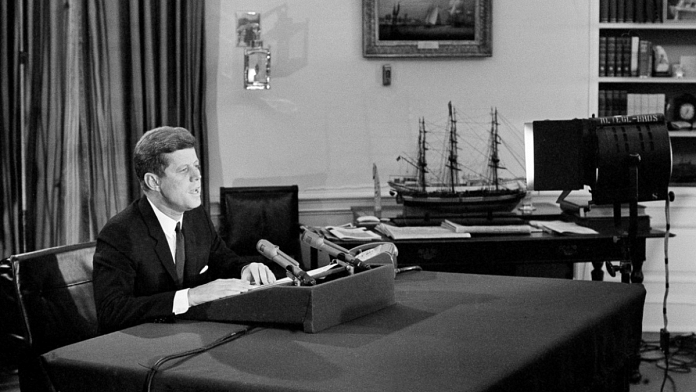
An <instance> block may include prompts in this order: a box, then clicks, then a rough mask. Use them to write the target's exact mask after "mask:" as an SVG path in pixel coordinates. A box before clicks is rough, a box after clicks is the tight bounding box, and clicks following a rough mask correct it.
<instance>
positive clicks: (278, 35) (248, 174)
mask: <svg viewBox="0 0 696 392" xmlns="http://www.w3.org/2000/svg"><path fill="white" fill-rule="evenodd" d="M385 1H386V0H385ZM236 11H258V12H261V13H262V19H261V26H262V37H263V40H264V43H265V44H266V45H270V47H271V52H272V73H271V79H272V80H271V85H272V88H271V89H270V90H266V91H249V90H244V88H243V86H242V68H243V49H242V48H239V47H236V46H235V28H236V22H235V12H236ZM492 15H493V16H492V20H493V26H492V37H493V38H492V39H493V56H492V57H490V58H459V59H366V58H363V56H362V2H361V1H357V0H353V1H340V2H339V1H326V0H302V1H299V0H296V1H287V0H286V1H281V0H254V1H251V0H247V1H245V0H231V1H227V0H222V1H221V0H208V1H206V18H207V20H206V23H207V33H206V34H207V37H206V40H207V52H208V70H207V71H208V83H207V86H208V131H209V133H210V177H211V178H210V191H211V194H210V196H211V201H212V202H213V203H215V202H217V200H218V191H217V189H218V188H219V187H220V186H244V185H269V184H298V185H299V187H300V193H301V196H300V197H301V199H305V200H307V199H312V200H327V199H331V198H333V197H338V196H340V197H345V196H346V195H349V194H351V195H362V196H369V195H370V194H371V193H372V190H371V189H372V188H371V187H372V182H371V181H372V164H373V163H376V164H377V165H378V168H379V172H380V177H381V178H382V179H383V180H384V179H386V178H387V177H388V176H389V175H390V174H397V173H399V172H400V170H401V169H402V167H400V166H399V164H398V163H397V162H396V157H397V156H398V155H400V154H403V153H404V152H408V151H412V150H413V148H414V145H415V142H416V135H417V130H418V122H417V121H418V120H417V119H418V118H419V117H420V116H423V115H428V114H431V113H443V112H445V110H446V105H447V102H448V101H450V100H451V101H452V102H453V104H454V105H455V106H456V107H457V108H458V110H459V112H462V111H472V112H475V113H477V114H481V113H483V114H484V115H485V114H487V113H488V111H489V110H490V108H491V107H492V106H497V107H498V110H499V111H500V112H501V113H502V115H503V116H504V117H505V118H506V119H507V120H508V121H510V122H511V123H512V124H516V125H517V126H518V127H519V132H520V134H521V132H522V126H523V124H524V122H527V121H533V120H541V119H550V118H556V119H568V118H574V117H587V116H588V114H589V113H588V111H589V109H588V107H589V104H588V89H589V87H588V85H589V83H588V80H589V70H590V68H591V67H590V64H589V60H588V58H589V55H588V53H589V40H588V34H589V25H590V18H589V4H588V2H587V1H585V0H576V1H565V2H563V3H562V4H561V3H559V2H558V1H554V0H544V1H534V2H522V1H512V0H503V1H493V7H492ZM387 63H388V64H391V66H392V72H393V81H392V85H391V86H389V87H383V86H382V84H381V67H382V65H383V64H387ZM592 69H594V67H592ZM520 154H522V153H521V152H520ZM382 182H386V181H382ZM385 191H386V188H385Z"/></svg>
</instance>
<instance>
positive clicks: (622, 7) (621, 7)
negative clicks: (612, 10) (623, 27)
mask: <svg viewBox="0 0 696 392" xmlns="http://www.w3.org/2000/svg"><path fill="white" fill-rule="evenodd" d="M626 1H631V0H616V22H617V23H623V22H625V21H626V19H625V14H626Z"/></svg>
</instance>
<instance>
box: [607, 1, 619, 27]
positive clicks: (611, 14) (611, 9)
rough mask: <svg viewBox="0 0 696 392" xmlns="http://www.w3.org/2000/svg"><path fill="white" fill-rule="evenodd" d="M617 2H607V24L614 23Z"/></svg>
mask: <svg viewBox="0 0 696 392" xmlns="http://www.w3.org/2000/svg"><path fill="white" fill-rule="evenodd" d="M617 8H618V0H609V23H616V11H617Z"/></svg>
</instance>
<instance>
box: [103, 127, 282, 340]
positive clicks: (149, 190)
mask: <svg viewBox="0 0 696 392" xmlns="http://www.w3.org/2000/svg"><path fill="white" fill-rule="evenodd" d="M195 144H196V140H195V138H194V137H193V135H191V133H190V132H189V131H187V130H186V129H184V128H172V127H161V128H157V129H153V130H151V131H149V132H147V133H145V134H144V135H143V137H142V138H141V139H140V141H138V143H137V145H136V147H135V152H134V157H133V163H134V166H135V171H136V175H137V176H138V179H139V180H140V185H141V188H142V190H143V193H144V196H143V197H141V198H140V199H139V200H136V201H135V202H133V203H132V204H131V205H130V206H128V207H127V208H126V209H124V210H123V211H121V212H120V213H118V214H117V215H116V216H114V217H113V218H111V219H110V220H109V221H108V222H107V223H106V225H105V226H104V228H103V229H102V230H101V232H100V233H99V236H98V238H97V248H96V252H95V254H94V273H93V275H94V295H95V301H96V306H97V317H98V319H99V328H100V331H101V332H103V333H105V332H111V331H115V330H118V329H122V328H126V327H129V326H133V325H136V324H140V323H143V322H148V321H161V320H170V319H172V317H173V316H174V315H175V314H182V313H185V312H186V311H188V309H189V307H191V306H195V305H199V304H202V303H205V302H208V301H212V300H215V299H218V298H222V297H227V296H230V295H235V294H239V293H243V292H245V291H247V290H249V289H250V288H251V283H256V284H268V283H273V282H274V281H275V276H274V275H273V273H272V272H271V271H270V270H269V269H268V267H266V266H265V265H264V264H261V263H251V264H246V262H245V261H244V259H242V258H240V257H239V256H237V255H236V254H235V253H234V252H233V251H231V250H230V249H229V248H227V246H226V245H225V243H224V242H223V241H222V239H221V238H220V236H219V235H218V234H217V232H216V230H215V228H214V226H213V223H212V222H211V220H210V217H209V216H208V214H207V212H206V211H205V210H204V209H203V207H202V206H201V172H200V164H199V162H198V156H197V154H196V150H195ZM180 233H183V234H181V235H182V236H183V238H181V237H180ZM177 264H178V265H177ZM177 266H178V267H180V268H179V270H178V271H177Z"/></svg>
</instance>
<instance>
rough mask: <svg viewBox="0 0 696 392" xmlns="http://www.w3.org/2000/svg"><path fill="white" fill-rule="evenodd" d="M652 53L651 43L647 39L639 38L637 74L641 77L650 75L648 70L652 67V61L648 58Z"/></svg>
mask: <svg viewBox="0 0 696 392" xmlns="http://www.w3.org/2000/svg"><path fill="white" fill-rule="evenodd" d="M651 54H652V44H651V43H650V41H647V40H640V44H639V52H638V76H639V77H641V78H647V77H650V76H652V73H651V72H650V70H651V69H652V66H651V65H652V61H651V59H650V57H651Z"/></svg>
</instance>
